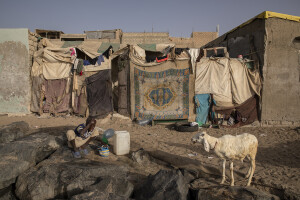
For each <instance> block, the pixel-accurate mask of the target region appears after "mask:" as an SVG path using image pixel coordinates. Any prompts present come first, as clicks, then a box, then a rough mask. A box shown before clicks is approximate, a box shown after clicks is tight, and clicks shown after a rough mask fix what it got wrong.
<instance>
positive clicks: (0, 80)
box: [0, 29, 34, 114]
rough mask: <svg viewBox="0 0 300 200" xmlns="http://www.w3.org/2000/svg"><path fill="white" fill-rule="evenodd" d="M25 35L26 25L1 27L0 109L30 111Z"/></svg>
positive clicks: (27, 34) (27, 56)
mask: <svg viewBox="0 0 300 200" xmlns="http://www.w3.org/2000/svg"><path fill="white" fill-rule="evenodd" d="M28 38H29V30H28V29H0V85H1V87H0V113H6V114H7V113H8V114H9V113H11V114H25V113H30V95H31V82H30V65H29V46H31V45H29V39H28ZM33 45H34V44H33Z"/></svg>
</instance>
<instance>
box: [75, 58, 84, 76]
mask: <svg viewBox="0 0 300 200" xmlns="http://www.w3.org/2000/svg"><path fill="white" fill-rule="evenodd" d="M82 69H83V60H82V59H78V64H77V68H76V72H77V73H78V74H79V73H80V72H82Z"/></svg>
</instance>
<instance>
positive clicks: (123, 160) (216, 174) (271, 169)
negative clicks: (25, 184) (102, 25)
mask: <svg viewBox="0 0 300 200" xmlns="http://www.w3.org/2000/svg"><path fill="white" fill-rule="evenodd" d="M15 121H25V122H27V123H28V124H29V125H30V128H31V129H32V131H33V132H36V131H45V130H48V131H50V132H52V134H56V135H60V134H64V132H65V131H66V130H67V128H68V127H74V126H76V125H78V124H80V123H83V122H84V121H85V119H84V118H80V117H74V116H64V117H49V116H43V117H38V116H35V115H26V116H7V115H3V116H0V126H3V125H6V124H10V123H12V122H15ZM97 126H98V127H100V128H102V129H104V130H105V129H108V128H113V129H114V130H127V131H128V132H129V133H130V139H131V141H130V142H131V151H132V152H133V151H137V150H139V149H141V148H143V149H144V150H146V151H148V152H150V153H151V155H152V156H154V157H155V158H158V159H160V160H163V161H165V162H166V163H169V165H170V166H173V167H174V168H187V169H194V170H196V171H197V170H199V171H201V172H202V173H203V172H205V174H206V176H205V177H208V179H207V180H208V182H207V181H206V183H205V184H206V186H207V184H211V185H216V184H218V183H219V182H220V181H221V176H220V175H221V170H222V166H221V161H220V159H218V158H217V157H216V155H215V154H214V153H213V152H210V153H207V152H205V151H204V149H203V146H202V145H200V144H192V143H191V137H192V136H193V135H194V134H195V133H196V132H193V133H188V132H185V133H183V132H177V131H175V130H174V129H173V128H172V126H171V125H155V126H139V125H138V124H135V123H133V122H131V120H130V119H129V118H125V117H123V116H118V115H114V117H112V118H111V117H107V118H105V119H102V120H97ZM200 131H206V132H207V133H208V134H210V135H212V136H215V137H220V136H222V135H224V134H231V135H236V134H240V133H245V132H247V133H251V134H253V135H255V136H256V137H257V139H258V142H259V145H258V153H257V157H256V170H255V173H254V176H253V181H252V186H253V187H256V188H258V189H260V190H265V191H269V192H271V193H273V194H275V195H276V194H277V193H278V195H279V196H280V194H279V193H280V192H281V191H282V190H288V191H291V192H293V193H296V194H298V195H299V193H300V191H299V189H300V170H299V169H300V154H299V152H300V150H299V149H300V137H299V135H300V130H299V127H298V128H297V127H276V128H275V127H272V128H262V127H251V126H248V127H241V128H235V129H229V128H221V129H213V128H210V129H199V132H200ZM109 141H110V143H111V144H112V141H111V139H110V140H109ZM95 143H96V145H97V142H95ZM88 158H89V159H92V160H101V161H102V162H113V163H117V164H124V165H127V166H128V167H129V168H131V170H132V171H133V172H134V173H136V174H137V177H145V176H147V175H149V174H155V173H156V172H158V171H159V170H160V169H161V168H164V166H162V165H158V164H157V165H155V164H153V163H151V164H141V165H138V164H136V163H134V162H132V160H131V159H130V158H129V156H116V155H114V154H113V153H112V151H111V153H110V155H109V157H106V158H104V157H100V156H99V154H98V152H97V151H92V153H90V155H89V156H88ZM248 166H249V162H248V161H247V159H245V160H244V162H243V163H241V162H240V161H236V162H234V177H235V185H239V186H245V185H246V183H247V182H246V179H245V178H244V177H243V176H244V174H246V172H247V170H248ZM226 175H227V177H229V166H228V162H227V165H226ZM202 177H203V176H202ZM210 177H211V178H210ZM229 181H230V180H229V179H228V178H227V182H226V185H229ZM202 184H203V182H201V179H199V180H198V181H194V182H193V183H192V184H191V185H192V187H194V188H197V187H202V186H203V185H202Z"/></svg>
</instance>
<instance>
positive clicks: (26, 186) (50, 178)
mask: <svg viewBox="0 0 300 200" xmlns="http://www.w3.org/2000/svg"><path fill="white" fill-rule="evenodd" d="M127 172H128V170H127V169H126V168H125V167H123V166H117V165H111V164H104V163H101V162H95V161H90V160H88V159H74V158H72V156H71V152H70V150H69V149H68V148H62V149H60V150H59V151H57V152H55V153H54V154H53V155H52V156H51V158H49V159H47V160H45V161H43V162H41V163H39V164H38V165H37V166H36V167H33V168H31V169H30V170H28V171H26V172H25V173H23V174H22V175H20V176H19V177H18V181H17V183H16V195H17V197H18V198H20V199H33V200H34V199H38V200H42V199H54V198H55V199H57V198H61V199H70V198H72V199H99V197H101V199H111V197H112V196H114V198H113V199H128V198H129V197H130V195H131V193H132V191H133V185H132V184H131V183H130V182H128V181H127Z"/></svg>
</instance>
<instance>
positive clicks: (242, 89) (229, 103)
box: [195, 57, 261, 124]
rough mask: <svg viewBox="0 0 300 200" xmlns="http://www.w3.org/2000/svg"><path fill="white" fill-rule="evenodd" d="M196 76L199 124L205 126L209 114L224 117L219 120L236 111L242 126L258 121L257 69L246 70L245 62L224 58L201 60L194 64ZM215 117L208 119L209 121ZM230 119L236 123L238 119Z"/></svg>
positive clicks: (258, 86) (258, 75)
mask: <svg viewBox="0 0 300 200" xmlns="http://www.w3.org/2000/svg"><path fill="white" fill-rule="evenodd" d="M195 75H196V78H195V94H196V96H195V102H196V106H197V111H198V112H197V117H196V118H197V119H198V120H199V121H198V123H200V124H205V123H206V117H207V115H208V113H209V112H213V113H214V115H215V113H216V114H218V113H219V114H226V116H222V118H223V119H224V118H225V119H227V120H228V118H229V117H230V115H231V114H232V112H233V111H237V112H238V115H239V116H238V117H239V118H243V124H248V123H252V122H253V121H254V120H257V119H258V118H257V109H258V107H257V103H256V99H257V98H256V97H255V96H258V97H259V96H260V92H261V80H260V74H259V71H258V70H257V69H255V68H253V69H250V68H248V65H246V63H245V60H242V59H235V58H227V57H210V58H201V59H200V62H198V63H197V65H196V74H195ZM250 99H252V100H250ZM250 104H251V106H250ZM242 105H243V106H242ZM209 107H210V108H211V107H213V110H212V109H210V110H209ZM224 110H226V111H227V112H225V111H224ZM228 111H230V112H228ZM250 116H251V117H250ZM217 117H218V116H216V115H215V116H211V119H210V120H214V118H217ZM232 117H235V121H237V120H238V119H237V116H232Z"/></svg>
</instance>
